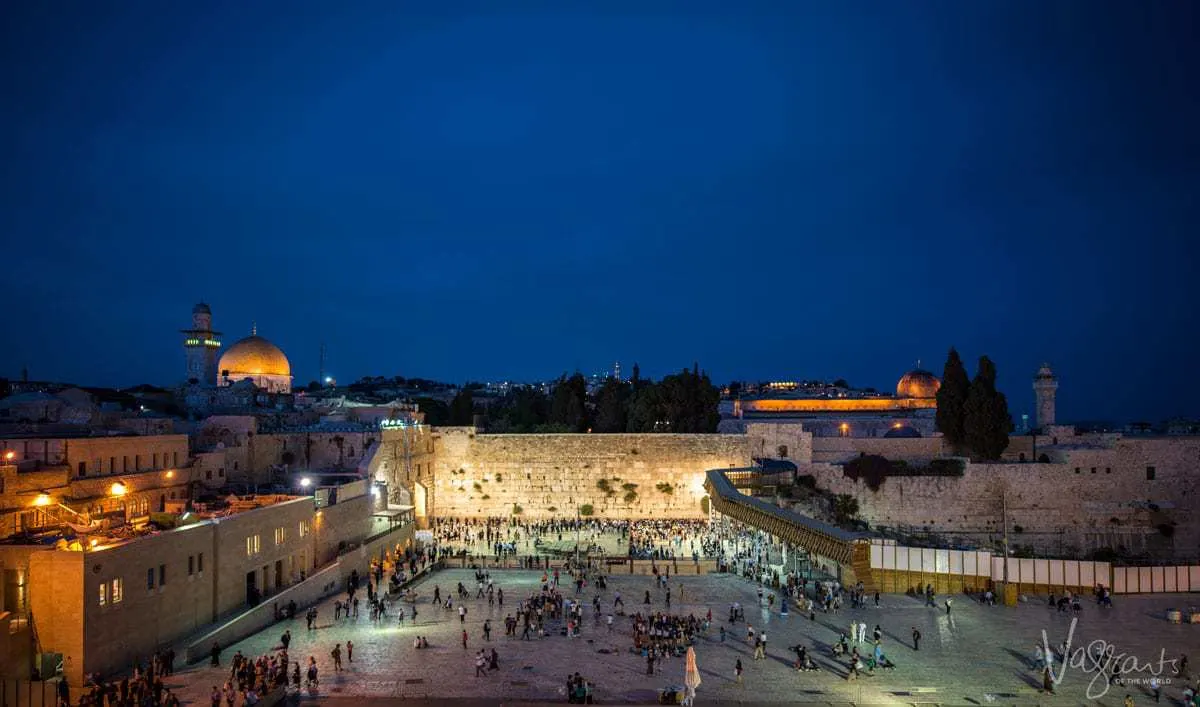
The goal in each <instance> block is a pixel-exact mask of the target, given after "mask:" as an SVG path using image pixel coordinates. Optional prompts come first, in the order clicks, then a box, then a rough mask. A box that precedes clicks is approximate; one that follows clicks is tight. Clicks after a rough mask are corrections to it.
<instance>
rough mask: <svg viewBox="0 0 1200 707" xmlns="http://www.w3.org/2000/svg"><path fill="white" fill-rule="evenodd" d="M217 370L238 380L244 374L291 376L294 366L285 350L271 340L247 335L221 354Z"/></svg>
mask: <svg viewBox="0 0 1200 707" xmlns="http://www.w3.org/2000/svg"><path fill="white" fill-rule="evenodd" d="M217 370H219V371H220V372H221V376H222V377H228V378H230V379H232V380H238V379H240V378H241V377H243V376H290V375H292V366H291V364H290V363H288V360H287V356H284V355H283V351H280V350H279V347H278V346H276V345H275V344H272V343H271V342H270V341H267V340H266V339H264V338H262V337H261V336H258V335H252V336H247V337H246V338H245V339H242V340H241V341H239V342H237V343H236V344H234V345H233V346H230V347H229V350H228V351H226V352H225V353H224V354H222V356H221V362H220V363H219V364H217Z"/></svg>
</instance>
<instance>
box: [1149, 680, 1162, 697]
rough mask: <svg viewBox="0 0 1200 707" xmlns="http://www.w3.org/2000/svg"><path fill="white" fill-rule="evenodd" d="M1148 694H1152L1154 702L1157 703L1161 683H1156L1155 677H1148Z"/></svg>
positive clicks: (1160, 692) (1160, 695)
mask: <svg viewBox="0 0 1200 707" xmlns="http://www.w3.org/2000/svg"><path fill="white" fill-rule="evenodd" d="M1150 692H1151V693H1153V694H1154V701H1155V702H1158V701H1159V698H1161V697H1162V683H1160V682H1159V681H1158V676H1157V675H1153V676H1151V677H1150Z"/></svg>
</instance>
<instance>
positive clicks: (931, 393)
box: [896, 368, 942, 398]
mask: <svg viewBox="0 0 1200 707" xmlns="http://www.w3.org/2000/svg"><path fill="white" fill-rule="evenodd" d="M941 387H942V382H941V381H940V380H938V378H937V376H935V375H933V374H932V373H930V372H929V371H923V370H921V369H920V368H914V369H913V370H911V371H909V372H908V373H905V374H904V376H903V377H902V378H900V382H899V383H897V384H896V397H897V398H934V397H937V392H938V388H941Z"/></svg>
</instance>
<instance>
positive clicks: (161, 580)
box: [158, 565, 167, 587]
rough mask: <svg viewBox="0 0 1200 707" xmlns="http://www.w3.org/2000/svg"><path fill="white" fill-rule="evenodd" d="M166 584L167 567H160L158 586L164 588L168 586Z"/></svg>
mask: <svg viewBox="0 0 1200 707" xmlns="http://www.w3.org/2000/svg"><path fill="white" fill-rule="evenodd" d="M166 584H167V566H166V565H159V566H158V586H160V587H162V586H166Z"/></svg>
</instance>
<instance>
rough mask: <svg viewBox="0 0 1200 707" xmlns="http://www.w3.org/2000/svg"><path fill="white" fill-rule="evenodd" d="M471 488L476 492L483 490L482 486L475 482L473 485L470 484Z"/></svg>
mask: <svg viewBox="0 0 1200 707" xmlns="http://www.w3.org/2000/svg"><path fill="white" fill-rule="evenodd" d="M471 487H472V488H474V489H475V490H476V491H482V490H483V486H482V485H481V484H480V483H479V482H478V481H476V482H475V483H473V484H471Z"/></svg>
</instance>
